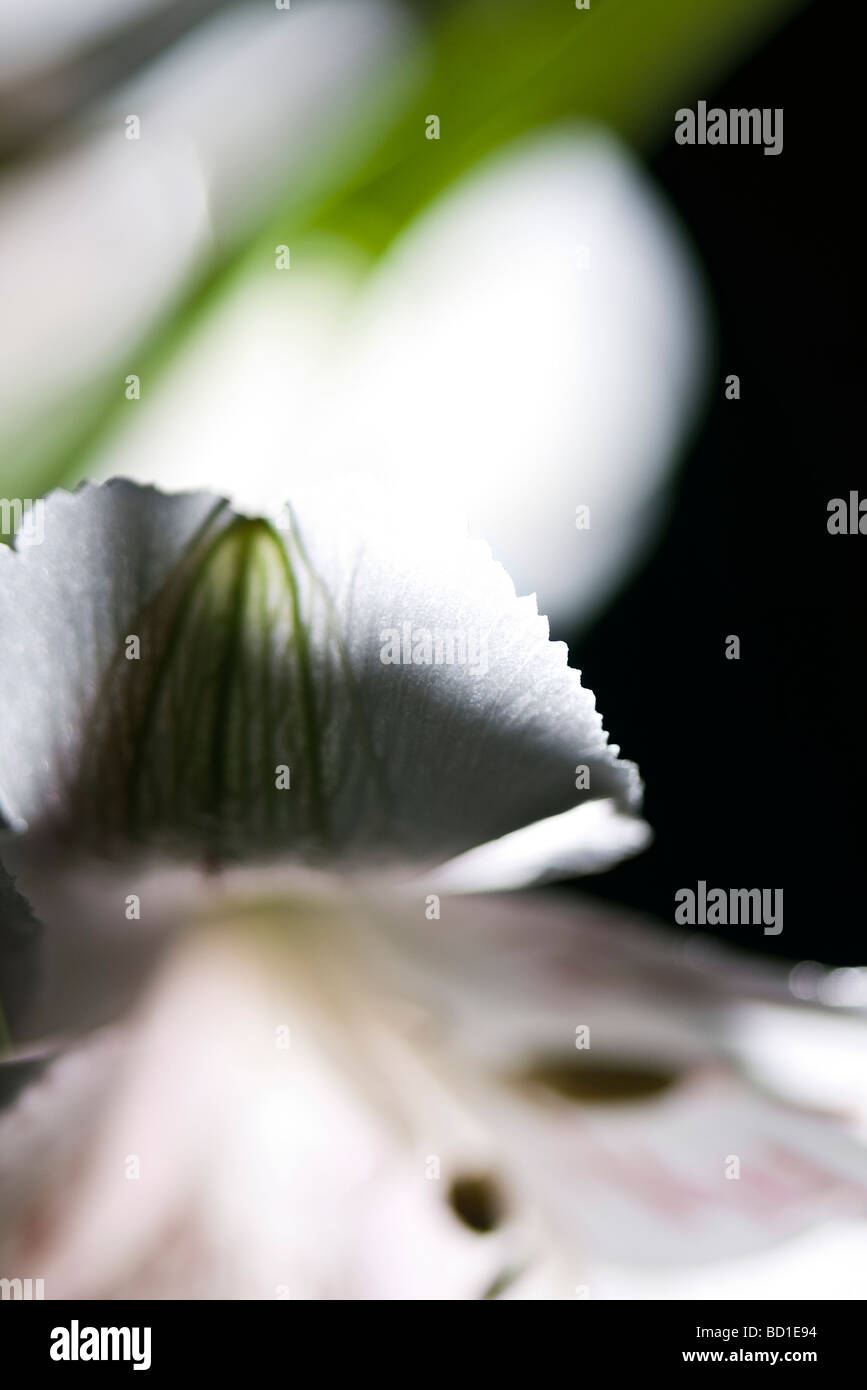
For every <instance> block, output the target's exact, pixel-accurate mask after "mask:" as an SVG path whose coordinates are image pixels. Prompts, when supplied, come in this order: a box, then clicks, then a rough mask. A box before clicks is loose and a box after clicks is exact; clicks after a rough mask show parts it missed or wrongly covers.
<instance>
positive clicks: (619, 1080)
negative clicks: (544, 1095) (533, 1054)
mask: <svg viewBox="0 0 867 1390" xmlns="http://www.w3.org/2000/svg"><path fill="white" fill-rule="evenodd" d="M678 1077H679V1073H678V1072H676V1071H671V1070H669V1069H668V1068H663V1067H650V1066H643V1065H640V1064H630V1065H629V1066H616V1065H614V1064H608V1063H601V1064H600V1063H595V1062H593V1063H591V1062H588V1061H586V1060H585V1059H584V1057H583V1056H582V1057H580V1058H575V1059H574V1060H573V1059H572V1058H562V1057H556V1058H551V1059H549V1060H545V1059H542V1060H540V1061H538V1062H535V1063H534V1064H533V1065H532V1066H530V1067H528V1068H527V1069H526V1071H523V1072H521V1073H520V1074H519V1075H517V1076H515V1077H513V1080H514V1081H515V1082H516V1083H517V1084H518V1085H519V1086H521V1087H522V1089H531V1090H533V1091H536V1092H538V1091H540V1090H541V1091H542V1092H548V1094H549V1095H550V1094H552V1093H553V1094H554V1095H557V1096H560V1097H562V1098H563V1099H565V1100H576V1101H584V1102H585V1103H587V1104H591V1105H605V1104H612V1105H613V1104H616V1103H621V1104H622V1103H624V1102H628V1101H633V1100H648V1099H650V1098H651V1097H653V1096H657V1095H660V1094H661V1093H662V1092H663V1091H666V1090H668V1088H669V1086H672V1085H674V1083H675V1082H676V1081H677V1080H678Z"/></svg>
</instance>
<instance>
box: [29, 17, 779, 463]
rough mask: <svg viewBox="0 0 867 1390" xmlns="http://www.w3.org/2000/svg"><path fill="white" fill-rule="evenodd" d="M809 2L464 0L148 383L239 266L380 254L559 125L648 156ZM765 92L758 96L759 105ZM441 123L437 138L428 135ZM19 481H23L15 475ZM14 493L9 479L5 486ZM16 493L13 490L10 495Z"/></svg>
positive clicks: (151, 348)
mask: <svg viewBox="0 0 867 1390" xmlns="http://www.w3.org/2000/svg"><path fill="white" fill-rule="evenodd" d="M802 4H803V0H701V3H700V4H697V3H696V0H591V6H590V8H589V9H587V10H583V9H577V8H576V7H575V5H574V3H573V0H534V2H533V3H532V4H528V3H527V2H526V0H461V3H457V4H452V5H449V6H447V7H446V6H444V7H443V8H442V9H441V10H440V11H438V12H436V11H435V13H434V17H433V19H432V20H431V29H430V35H429V43H430V48H431V61H430V64H429V67H428V71H427V76H426V77H425V79H424V80H423V81H422V83H421V85H420V88H419V91H418V93H417V95H416V97H415V98H414V100H413V101H411V102H410V103H409V105H408V106H404V107H403V108H402V110H401V113H400V115H399V116H398V117H397V118H396V120H395V123H394V124H393V126H392V127H391V129H390V130H389V132H388V134H387V136H386V137H385V138H384V139H383V140H382V142H381V143H380V145H379V147H378V149H377V150H376V153H375V154H374V155H373V156H372V157H370V158H368V160H367V162H366V163H365V164H364V165H363V166H362V167H360V168H355V170H354V171H353V172H350V171H349V170H348V169H346V168H344V171H343V172H344V183H343V186H342V187H340V188H337V189H333V190H332V191H331V193H330V194H326V193H325V191H324V189H320V190H319V192H318V194H317V198H316V199H315V200H307V201H305V202H304V203H303V204H299V202H298V199H297V194H296V191H295V190H284V189H275V190H274V201H273V210H272V213H271V215H270V216H269V217H268V219H267V221H266V223H265V225H264V226H263V227H262V228H261V229H260V232H259V233H258V234H257V235H256V236H255V237H253V238H252V239H251V240H250V242H249V243H248V245H247V246H245V247H242V248H235V249H233V250H232V251H231V252H229V253H228V254H224V255H223V256H222V258H221V259H216V260H215V261H213V262H212V263H210V264H209V265H208V266H206V267H204V268H203V271H202V274H201V276H200V278H199V279H198V281H197V282H195V283H194V284H192V285H191V286H190V289H189V292H188V294H187V296H186V298H185V300H184V302H183V303H182V305H181V306H180V307H179V308H178V309H177V311H176V312H175V313H174V314H173V315H172V316H171V317H170V319H169V320H167V321H166V322H164V323H163V324H162V325H161V326H160V327H159V329H158V330H157V331H156V332H155V333H154V334H153V335H152V336H151V338H150V339H149V341H148V342H147V343H145V344H143V345H142V346H141V348H140V350H139V351H138V352H137V354H136V361H137V363H138V368H139V371H140V372H141V373H142V374H143V375H144V374H146V375H147V377H148V379H149V382H151V383H152V382H153V380H154V379H155V377H156V376H157V375H158V374H159V373H160V372H162V371H164V370H165V369H166V367H167V365H168V364H169V363H170V361H171V359H172V355H173V352H174V351H175V350H176V348H177V346H178V344H179V343H180V342H181V341H182V340H183V339H184V338H185V336H186V334H187V332H188V331H189V329H190V328H191V327H192V326H193V324H194V323H196V322H197V321H198V319H199V316H200V314H201V313H202V312H203V310H204V309H206V308H207V307H208V306H209V305H210V304H211V303H212V302H213V301H214V299H215V298H216V297H218V296H219V295H221V294H222V293H223V291H224V290H225V289H226V288H227V287H228V285H229V284H230V283H231V280H232V278H233V277H234V276H235V275H237V274H238V273H239V271H241V270H243V268H244V266H245V264H247V263H249V262H252V263H254V264H257V265H258V264H262V263H264V262H263V258H268V257H270V256H271V255H272V254H273V247H274V245H275V244H277V243H278V242H283V241H285V240H286V239H287V237H290V236H294V237H297V236H298V235H299V234H300V233H302V232H304V231H306V230H308V229H309V228H310V227H314V228H317V229H323V230H327V231H328V232H334V233H337V234H338V235H340V236H343V237H346V238H348V239H351V240H353V241H355V242H357V243H358V244H360V245H362V246H364V247H365V248H366V249H367V250H368V251H372V252H374V253H379V252H381V251H382V250H383V249H384V247H385V246H387V245H388V243H389V242H390V241H391V240H392V239H393V238H394V236H395V235H396V234H397V233H398V232H399V231H400V230H401V228H402V227H403V226H404V225H405V224H406V223H407V222H408V221H409V219H410V218H412V217H413V216H414V215H415V214H416V213H417V212H418V211H419V210H420V209H421V208H422V207H424V206H425V205H426V204H427V203H428V202H430V201H431V199H433V198H434V197H435V196H436V195H437V193H438V192H439V191H440V190H441V189H443V188H444V187H445V186H446V185H447V184H448V183H450V182H451V180H452V179H453V178H455V177H456V176H457V175H458V174H460V173H461V172H462V171H463V170H465V169H467V168H468V167H469V166H470V165H472V164H473V163H474V162H475V161H476V160H477V159H479V158H480V157H481V156H483V155H484V154H486V153H487V152H489V151H490V150H491V149H493V148H495V147H496V146H497V145H499V144H501V143H503V142H504V141H506V140H508V139H509V138H511V137H513V136H515V135H517V134H519V133H521V132H522V131H525V130H528V129H531V128H532V127H534V126H538V125H541V124H544V123H546V122H548V121H550V120H555V119H558V118H560V117H562V116H564V115H568V114H572V115H581V116H586V117H588V118H592V119H595V120H600V121H604V122H606V123H608V124H610V125H611V126H612V127H614V128H615V129H616V130H618V131H619V132H621V133H622V134H623V135H624V136H625V137H626V138H627V139H629V140H630V141H631V142H632V143H633V144H635V145H637V146H639V147H642V148H645V149H652V148H653V147H654V146H656V145H658V144H659V143H660V142H661V141H662V140H664V139H665V138H666V135H667V134H668V133H669V131H670V130H671V129H672V128H673V121H674V112H675V110H676V109H677V108H678V107H679V106H682V105H691V104H693V103H694V102H695V101H697V100H698V99H700V98H702V97H705V98H709V97H712V94H713V90H714V86H715V84H717V83H718V82H719V81H720V80H721V79H722V78H723V77H724V76H725V74H726V72H727V71H728V70H730V68H731V67H732V66H733V65H734V64H735V63H736V62H737V61H739V60H740V59H741V58H742V57H743V56H744V55H745V54H746V53H748V52H749V51H750V49H751V48H752V47H754V46H755V45H756V44H757V43H758V42H759V41H761V40H762V39H763V38H764V37H765V36H766V35H767V34H768V33H769V32H771V31H772V30H773V28H774V27H775V25H778V24H779V23H780V22H782V21H783V20H784V19H785V18H786V17H787V16H788V15H789V14H791V13H793V12H794V11H795V10H797V9H798V8H800V7H801V5H802ZM760 95H761V94H760V93H757V94H756V100H757V101H758V99H759V96H760ZM432 114H435V115H437V116H439V118H440V122H441V131H440V137H441V138H440V139H439V140H429V139H427V138H426V135H425V122H426V118H427V117H428V116H429V115H432ZM122 410H123V397H122V393H121V392H120V391H119V390H118V386H117V381H116V380H114V379H113V380H112V382H111V383H110V385H108V386H106V388H105V393H104V394H103V395H101V396H100V393H99V392H98V391H97V392H96V393H95V396H94V400H93V403H92V404H91V406H90V408H89V409H88V410H87V411H86V412H84V416H83V419H79V420H78V421H77V422H76V423H75V424H74V425H73V426H72V427H71V428H70V430H69V432H68V434H67V435H66V436H65V438H64V439H63V441H62V443H60V444H57V443H55V442H54V441H53V440H52V441H51V442H50V444H49V446H48V449H47V452H46V451H44V450H43V451H40V452H39V456H38V457H36V458H35V459H33V460H32V463H31V466H30V468H28V470H27V473H28V476H29V477H32V478H34V480H38V485H39V487H40V488H47V487H49V486H51V485H54V484H55V483H57V482H71V481H75V480H76V479H78V478H80V477H81V476H83V475H84V474H86V473H87V466H88V462H89V458H90V456H91V453H92V451H93V449H94V447H95V446H96V445H97V444H98V443H100V442H101V441H102V439H103V437H104V436H105V435H107V434H108V433H110V431H111V430H112V429H113V428H114V427H116V426H117V425H118V424H119V422H120V420H121V418H122ZM13 471H14V474H15V478H16V486H17V488H18V490H20V487H21V484H20V482H19V481H18V480H20V479H21V478H22V476H23V475H22V470H20V469H18V468H17V467H14V466H13V468H9V467H7V469H6V470H5V472H6V473H7V475H8V474H9V473H10V472H13ZM7 486H8V484H7ZM13 490H15V488H13Z"/></svg>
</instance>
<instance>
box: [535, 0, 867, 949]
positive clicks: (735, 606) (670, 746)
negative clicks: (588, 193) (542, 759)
mask: <svg viewBox="0 0 867 1390" xmlns="http://www.w3.org/2000/svg"><path fill="white" fill-rule="evenodd" d="M856 13H857V12H856V10H855V9H854V7H849V9H848V11H847V9H846V7H844V6H842V5H841V6H833V5H828V4H827V3H823V4H822V5H818V4H813V5H812V6H810V7H809V8H808V9H806V10H805V11H802V12H801V13H800V14H798V15H797V16H796V17H795V18H793V19H792V20H790V22H789V23H788V24H787V25H786V26H785V27H784V28H782V29H780V30H779V31H778V32H777V34H776V35H775V36H774V37H773V38H772V39H771V40H770V41H769V42H768V43H766V44H765V46H764V47H763V48H762V49H761V50H760V51H758V52H756V53H755V54H754V56H753V57H752V59H751V60H750V61H749V62H748V63H747V64H745V65H744V66H743V67H742V68H741V69H740V70H739V71H738V72H736V73H735V74H734V75H733V76H731V77H730V78H729V79H728V80H727V81H726V82H725V83H724V84H723V85H722V86H718V87H716V88H710V89H707V88H705V89H699V90H695V91H684V92H683V94H682V100H681V101H680V102H679V103H678V105H685V106H687V105H689V106H695V104H696V103H697V101H698V100H700V99H706V100H707V101H708V104H709V105H717V106H721V107H724V108H726V109H728V108H729V107H742V106H747V107H750V106H758V107H779V106H781V107H783V108H784V111H785V118H784V147H783V151H782V153H781V154H780V155H778V156H766V155H764V153H763V152H762V150H761V148H760V147H753V146H704V147H700V146H680V145H677V144H676V143H675V141H674V122H673V120H672V133H671V139H670V141H669V142H668V143H667V144H666V145H665V147H664V148H662V149H661V150H659V152H658V153H657V155H656V157H655V158H654V159H653V162H652V169H653V172H654V174H655V175H656V177H657V178H658V179H659V181H660V182H661V184H662V186H663V188H664V189H665V191H666V192H667V194H668V196H669V198H670V199H671V201H672V202H673V204H674V206H675V207H676V209H677V210H678V212H679V215H680V217H681V219H682V221H683V222H684V223H685V225H686V227H687V229H688V230H689V233H690V235H691V236H692V239H693V241H694V243H695V245H696V247H697V249H698V251H699V255H700V257H701V259H702V261H703V262H704V265H705V268H706V272H707V279H708V282H709V285H710V289H711V295H712V300H713V302H714V306H715V310H716V314H717V320H718V337H719V360H718V364H717V373H716V379H715V382H714V384H713V386H712V389H711V398H710V401H709V405H708V409H707V413H706V416H705V418H704V420H703V422H702V424H701V426H700V432H699V435H698V437H697V438H696V440H695V441H694V443H693V446H692V447H691V448H690V449H689V450H688V451H687V453H686V457H685V460H684V463H683V466H682V472H681V476H680V479H679V486H678V489H677V497H676V500H675V503H674V507H673V512H672V515H671V518H670V522H669V525H668V528H667V530H666V531H665V533H664V534H663V536H662V539H661V542H660V544H659V546H658V547H657V550H656V553H655V555H654V557H653V558H652V559H651V560H650V562H649V563H648V564H647V565H646V566H645V567H644V569H643V570H642V572H641V573H640V574H639V575H638V576H637V577H636V578H635V579H634V580H633V581H632V582H631V583H630V586H629V587H628V589H627V590H626V591H625V592H624V593H623V594H622V595H621V596H620V598H619V599H618V600H617V601H616V602H615V603H614V604H613V605H612V606H611V607H610V608H609V610H608V611H607V613H606V614H605V615H604V617H603V618H602V620H601V621H600V622H598V623H597V624H596V625H595V627H594V628H593V630H592V631H591V632H590V633H589V634H585V635H582V636H581V637H580V638H578V637H575V638H574V639H573V640H572V641H571V643H570V645H571V646H572V651H573V661H574V664H575V665H577V666H579V667H580V668H581V669H582V671H583V674H584V680H585V683H586V684H588V685H589V686H590V687H591V689H593V690H594V691H595V692H596V695H597V701H598V706H599V708H600V710H601V711H602V714H603V716H604V721H605V725H606V727H607V728H610V729H611V730H613V731H614V732H615V734H616V738H617V740H618V741H619V742H620V744H621V747H622V751H623V755H624V756H626V757H630V758H634V759H635V760H636V761H637V762H638V763H639V766H640V767H641V771H642V774H643V776H644V778H645V782H646V786H647V793H646V805H645V810H646V815H647V818H648V819H649V821H650V823H651V825H652V826H653V827H654V831H655V834H656V841H655V843H654V845H653V847H652V848H651V849H650V850H649V851H648V852H647V853H645V854H644V855H642V856H640V857H639V858H637V859H635V860H633V861H630V862H628V863H626V864H624V865H622V866H620V867H619V868H617V869H616V870H614V871H613V872H610V873H608V874H606V875H604V876H602V877H598V878H594V879H592V880H587V879H585V880H583V881H582V885H581V886H582V889H587V888H588V887H589V888H590V889H591V890H592V891H593V892H594V893H595V894H597V895H599V896H603V897H606V898H612V899H614V900H620V901H623V902H627V903H630V904H632V905H634V906H635V907H638V908H642V909H647V910H650V911H652V912H654V913H655V914H658V915H659V916H660V917H661V918H662V919H663V920H665V921H668V922H673V913H674V894H675V891H676V890H677V889H678V888H682V887H683V888H686V887H693V888H694V887H695V885H696V882H697V881H698V879H705V880H707V882H708V886H709V887H711V886H716V887H722V888H730V887H744V888H748V887H764V888H783V890H784V929H783V932H782V934H781V935H780V936H777V937H770V936H764V935H763V934H762V933H761V932H760V931H759V932H757V931H756V930H755V929H754V928H746V929H745V928H743V927H733V928H731V927H730V928H728V929H726V928H722V927H712V928H707V930H708V931H709V932H712V933H714V934H719V935H723V936H726V935H727V936H728V937H729V938H730V939H732V940H734V941H737V942H738V944H739V945H742V946H747V947H749V948H757V949H761V950H767V951H772V952H777V953H781V954H784V955H786V956H790V957H796V958H800V957H804V956H806V957H810V958H814V959H818V960H823V961H827V962H829V963H836V964H840V963H845V964H861V963H864V962H865V961H867V945H865V942H864V930H863V927H864V910H863V896H862V886H863V884H864V882H865V877H867V869H865V866H864V859H863V847H864V843H865V833H864V832H865V817H864V810H863V801H864V798H863V788H864V785H865V773H867V766H865V764H867V757H865V749H867V733H865V731H864V728H863V711H864V706H865V688H867V686H865V678H864V672H863V666H864V663H863V649H864V625H863V574H864V567H865V562H867V536H848V535H845V536H832V535H830V534H829V533H828V530H827V520H828V512H827V504H828V501H829V499H830V498H832V497H847V496H848V493H849V491H850V489H859V488H860V491H861V495H862V496H867V478H865V471H864V465H863V461H862V460H863V444H862V419H863V402H862V393H863V387H862V382H861V371H860V365H859V358H860V353H859V351H858V349H859V348H860V338H861V335H860V327H861V323H860V315H859V313H858V309H857V306H856V303H855V299H854V295H855V290H856V287H857V283H858V278H859V277H858V271H859V270H860V266H861V258H862V255H863V251H862V244H861V243H862V237H861V228H860V217H859V216H858V214H857V213H856V210H855V205H856V201H860V198H859V193H860V185H861V182H862V177H863V175H862V173H861V172H860V170H861V168H862V167H863V147H862V144H861V140H860V130H861V123H862V114H861V113H862V107H863V102H862V101H861V94H862V87H863V82H864V79H863V77H862V75H861V73H860V71H856V64H857V63H858V55H859V52H860V50H859V47H858V46H857V45H856V42H855V37H854V31H853V22H854V18H855V14H856ZM729 373H736V374H737V375H738V376H739V377H740V383H741V399H740V400H739V401H728V400H726V399H725V395H724V380H725V377H726V375H728V374H729ZM730 633H736V634H738V635H739V637H740V639H741V658H740V660H739V661H732V660H726V659H725V655H724V650H725V638H726V636H727V635H728V634H730ZM558 635H563V636H566V637H567V640H568V639H569V638H570V634H568V633H564V634H558Z"/></svg>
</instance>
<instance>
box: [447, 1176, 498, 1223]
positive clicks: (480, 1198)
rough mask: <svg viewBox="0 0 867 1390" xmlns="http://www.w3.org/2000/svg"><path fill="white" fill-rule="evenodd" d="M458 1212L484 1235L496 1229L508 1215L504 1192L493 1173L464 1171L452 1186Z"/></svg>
mask: <svg viewBox="0 0 867 1390" xmlns="http://www.w3.org/2000/svg"><path fill="white" fill-rule="evenodd" d="M449 1205H450V1207H451V1209H452V1211H453V1212H454V1214H455V1216H457V1218H458V1219H459V1220H460V1221H462V1222H463V1223H464V1225H465V1226H469V1228H470V1230H471V1231H477V1232H478V1233H479V1234H480V1235H484V1234H486V1233H487V1232H488V1231H493V1230H494V1229H495V1228H496V1227H497V1226H499V1224H500V1222H501V1221H502V1220H503V1217H504V1215H505V1206H504V1203H503V1197H502V1193H501V1192H500V1189H499V1187H498V1186H497V1183H496V1182H495V1180H494V1178H493V1177H492V1176H491V1174H490V1173H460V1174H458V1176H457V1177H456V1178H454V1179H453V1180H452V1184H451V1187H450V1188H449Z"/></svg>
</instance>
